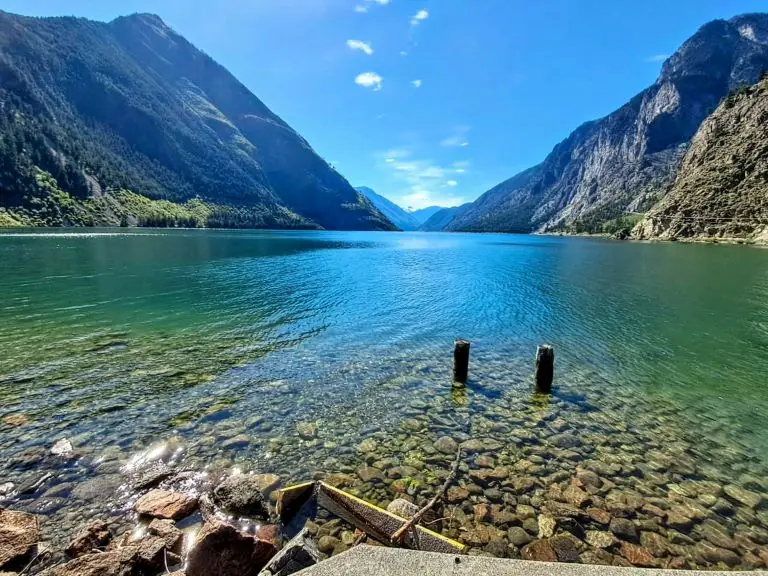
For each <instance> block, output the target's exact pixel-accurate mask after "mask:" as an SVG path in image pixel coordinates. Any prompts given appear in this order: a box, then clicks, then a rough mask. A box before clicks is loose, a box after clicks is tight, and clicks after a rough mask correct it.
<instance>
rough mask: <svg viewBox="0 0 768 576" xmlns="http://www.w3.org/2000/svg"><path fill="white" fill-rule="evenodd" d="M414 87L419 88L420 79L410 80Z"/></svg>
mask: <svg viewBox="0 0 768 576" xmlns="http://www.w3.org/2000/svg"><path fill="white" fill-rule="evenodd" d="M411 84H413V87H414V88H421V80H411Z"/></svg>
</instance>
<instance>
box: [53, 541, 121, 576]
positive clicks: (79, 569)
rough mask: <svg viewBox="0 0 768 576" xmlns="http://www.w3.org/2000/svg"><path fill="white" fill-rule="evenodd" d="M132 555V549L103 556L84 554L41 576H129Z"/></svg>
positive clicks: (109, 552) (115, 551) (106, 553)
mask: <svg viewBox="0 0 768 576" xmlns="http://www.w3.org/2000/svg"><path fill="white" fill-rule="evenodd" d="M134 554H135V549H134V548H133V547H131V548H130V549H129V550H126V549H120V550H111V551H108V552H104V553H103V554H86V555H85V556H81V557H80V558H77V559H75V560H72V561H71V562H67V563H66V564H61V565H59V566H54V567H52V568H49V569H47V570H45V571H44V572H42V574H41V576H131V574H133V570H134V562H135V557H134Z"/></svg>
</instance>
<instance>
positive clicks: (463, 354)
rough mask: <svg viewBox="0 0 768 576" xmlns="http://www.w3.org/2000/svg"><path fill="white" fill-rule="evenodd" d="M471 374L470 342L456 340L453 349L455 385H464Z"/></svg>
mask: <svg viewBox="0 0 768 576" xmlns="http://www.w3.org/2000/svg"><path fill="white" fill-rule="evenodd" d="M468 373H469V341H467V340H456V342H454V347H453V383H454V384H461V385H464V384H466V383H467V375H468Z"/></svg>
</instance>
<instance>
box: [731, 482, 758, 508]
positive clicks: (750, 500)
mask: <svg viewBox="0 0 768 576" xmlns="http://www.w3.org/2000/svg"><path fill="white" fill-rule="evenodd" d="M724 490H725V493H726V494H727V495H728V497H729V498H732V499H733V500H736V501H737V502H741V503H742V504H744V505H745V506H748V507H749V508H757V507H758V506H759V505H760V503H761V502H762V501H763V497H762V496H761V495H760V494H758V493H757V492H752V491H751V490H747V489H746V488H742V487H741V486H736V485H735V484H728V485H727V486H726V487H725V488H724Z"/></svg>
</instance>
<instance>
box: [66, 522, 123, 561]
mask: <svg viewBox="0 0 768 576" xmlns="http://www.w3.org/2000/svg"><path fill="white" fill-rule="evenodd" d="M111 538H112V534H111V533H110V531H109V526H108V525H107V523H106V522H104V521H103V520H95V521H93V522H91V523H90V524H89V525H88V526H86V527H85V529H83V530H82V531H80V532H79V533H78V534H77V535H76V536H75V537H74V538H73V539H72V541H71V542H70V543H69V546H67V548H66V550H65V552H66V553H67V555H68V556H69V557H70V558H79V557H80V556H83V555H84V554H89V553H91V552H93V551H94V550H95V549H99V548H104V547H106V545H107V544H109V541H110V539H111Z"/></svg>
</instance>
